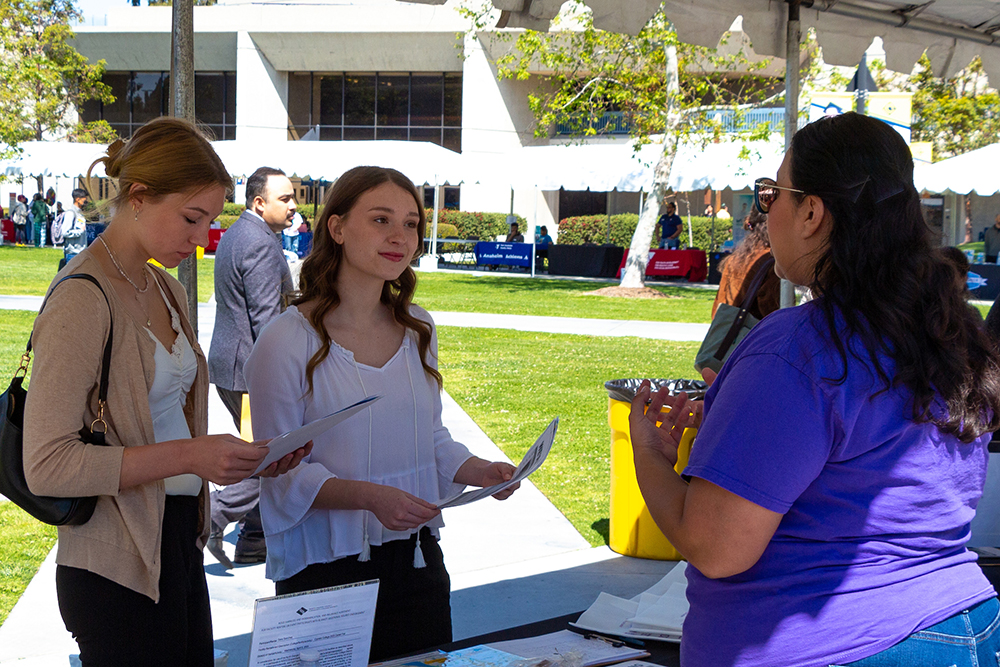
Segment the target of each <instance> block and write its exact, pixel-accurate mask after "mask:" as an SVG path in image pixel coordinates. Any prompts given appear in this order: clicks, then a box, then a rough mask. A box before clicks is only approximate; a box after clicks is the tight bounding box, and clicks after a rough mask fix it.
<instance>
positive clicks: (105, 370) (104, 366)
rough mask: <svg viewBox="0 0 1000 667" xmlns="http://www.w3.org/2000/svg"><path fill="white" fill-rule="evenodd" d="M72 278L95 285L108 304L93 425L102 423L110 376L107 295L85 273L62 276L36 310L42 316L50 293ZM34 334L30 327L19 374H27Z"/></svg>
mask: <svg viewBox="0 0 1000 667" xmlns="http://www.w3.org/2000/svg"><path fill="white" fill-rule="evenodd" d="M72 278H78V279H81V280H89V281H90V282H92V283H94V284H95V285H97V289H99V290H100V291H101V295H102V296H103V297H104V301H105V302H107V304H108V315H109V318H110V319H109V322H108V341H107V342H106V343H105V344H104V359H103V360H102V361H101V384H100V389H99V392H98V400H99V401H100V412H99V413H98V417H97V420H96V421H95V422H94V423H95V424H96V423H97V422H98V421H99V422H102V423H103V422H104V419H103V415H104V405H105V404H106V403H107V401H108V380H109V378H108V376H109V375H110V372H111V342H112V340H114V334H115V322H114V318H113V317H111V302H110V301H108V295H107V294H105V292H104V288H102V287H101V283H99V282H97V278H95V277H94V276H91V275H89V274H86V273H71V274H70V275H68V276H63V278H62V279H61V280H60V281H59V282H57V283H56V284H55V285H53V286H52V289H51V290H49V293H48V295H47V296H46V297H45V301H43V302H42V307H41V308H39V309H38V314H39V315H41V314H42V310H44V309H45V304H46V303H48V301H49V297H50V296H52V292H54V291H55V289H56V287H59V285H61V284H62V283H63V282H65V281H67V280H70V279H72ZM34 333H35V332H34V327H32V331H31V334H30V335H29V336H28V345H27V348H26V349H25V352H24V356H23V357H21V368H19V369H18V372H20V371H21V369H24V371H25V372H27V370H28V362H30V361H31V336H33V335H34ZM106 427H107V424H105V428H106Z"/></svg>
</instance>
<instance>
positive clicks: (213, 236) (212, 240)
mask: <svg viewBox="0 0 1000 667" xmlns="http://www.w3.org/2000/svg"><path fill="white" fill-rule="evenodd" d="M224 231H226V230H225V229H209V230H208V247H207V248H205V250H206V251H207V252H215V249H216V248H218V247H219V239H221V238H222V232H224Z"/></svg>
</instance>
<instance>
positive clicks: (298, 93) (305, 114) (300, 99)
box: [288, 74, 312, 136]
mask: <svg viewBox="0 0 1000 667" xmlns="http://www.w3.org/2000/svg"><path fill="white" fill-rule="evenodd" d="M311 107H312V75H311V74H289V75H288V124H289V125H293V126H295V127H296V128H302V127H309V123H310V122H312V121H311V119H310V117H309V114H310V112H311V110H312V109H311ZM301 135H302V132H301V130H300V131H299V136H301Z"/></svg>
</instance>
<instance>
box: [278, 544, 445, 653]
mask: <svg viewBox="0 0 1000 667" xmlns="http://www.w3.org/2000/svg"><path fill="white" fill-rule="evenodd" d="M416 542H417V540H416V536H412V537H410V539H408V540H394V541H392V542H386V543H385V544H383V545H381V546H377V547H375V546H373V547H372V548H371V560H370V561H368V562H365V563H362V562H360V561H359V560H358V558H357V556H348V557H346V558H341V559H339V560H335V561H333V562H332V563H315V564H313V565H310V566H309V567H307V568H306V569H304V570H302V571H301V572H299V573H297V574H294V575H292V576H291V577H289V578H288V579H284V580H282V581H278V582H275V589H276V590H277V593H278V595H286V594H288V593H300V592H302V591H311V590H316V589H318V588H327V587H328V586H339V585H341V584H350V583H355V582H358V581H367V580H369V579H378V580H379V586H378V602H377V605H376V608H375V629H374V633H373V635H372V649H371V655H370V657H369V660H368V661H369V662H375V661H380V660H385V659H386V658H391V657H395V656H399V655H403V654H406V653H413V652H415V651H420V650H423V649H427V648H430V647H432V646H437V645H438V644H447V643H448V642H450V641H451V579H450V578H449V577H448V571H447V570H445V567H444V558H443V557H442V555H441V548H440V547H439V546H438V543H437V540H436V539H435V538H434V536H433V535H431V531H430V529H429V528H422V529H421V530H420V549H421V551H422V552H423V554H424V560H426V561H427V567H424V568H420V569H417V568H414V567H413V550H414V548H415V546H416Z"/></svg>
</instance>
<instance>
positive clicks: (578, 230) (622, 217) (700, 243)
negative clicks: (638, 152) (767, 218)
mask: <svg viewBox="0 0 1000 667" xmlns="http://www.w3.org/2000/svg"><path fill="white" fill-rule="evenodd" d="M681 219H682V220H683V221H684V230H683V231H682V232H681V235H680V241H681V247H682V248H686V247H688V230H687V224H688V221H687V217H682V218H681ZM637 224H639V215H638V214H636V213H620V214H618V215H612V216H611V243H612V244H613V245H616V246H621V247H623V248H628V247H629V246H630V245H631V244H632V236H633V235H634V234H635V227H636V225H637ZM711 228H712V219H711V218H705V217H701V216H691V229H692V231H693V232H694V246H693V247H695V248H701V249H702V250H705V251H708V250H709V249H710V248H711ZM732 237H733V225H732V221H731V220H726V221H722V220H716V221H715V245H716V246H721V245H722V244H723V243H724V242H725V241H728V240H729V239H731V238H732ZM558 242H559V243H560V244H562V245H582V244H584V243H587V242H590V243H596V244H598V245H603V244H605V243H607V242H608V216H606V215H581V216H577V217H573V218H564V219H563V220H560V221H559V239H558ZM649 247H650V248H659V247H660V226H659V225H657V226H656V230H655V231H654V232H653V239H652V241H651V242H650V245H649Z"/></svg>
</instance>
